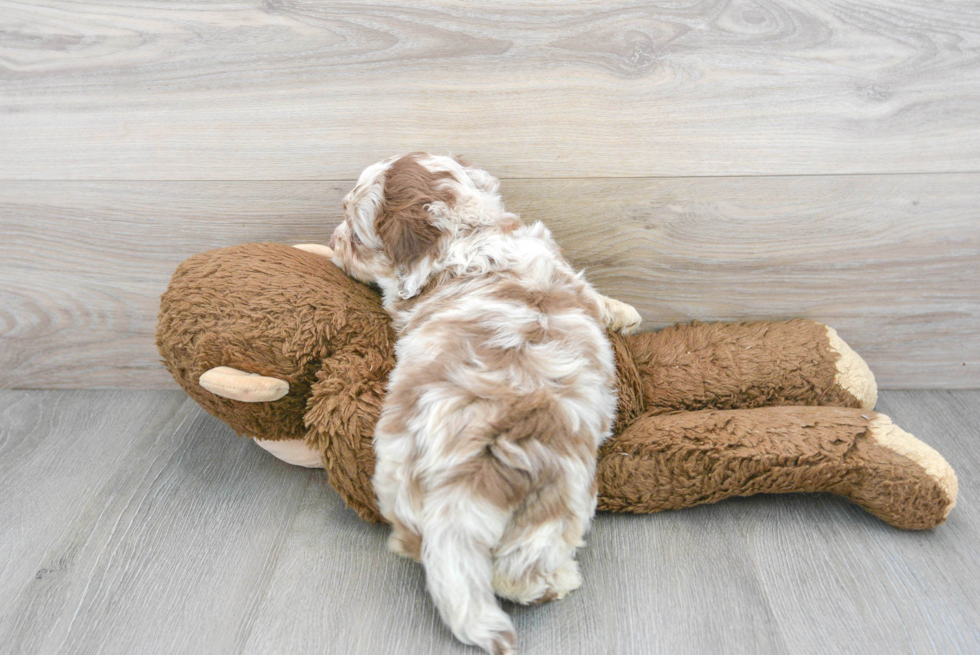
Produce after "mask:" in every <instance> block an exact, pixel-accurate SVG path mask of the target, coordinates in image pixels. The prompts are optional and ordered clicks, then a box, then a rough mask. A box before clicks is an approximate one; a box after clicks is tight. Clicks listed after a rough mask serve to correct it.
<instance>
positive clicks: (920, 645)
mask: <svg viewBox="0 0 980 655" xmlns="http://www.w3.org/2000/svg"><path fill="white" fill-rule="evenodd" d="M880 407H881V408H882V409H883V410H884V411H886V412H887V413H889V414H890V415H891V416H892V417H893V418H894V419H895V420H896V422H897V423H898V424H899V425H902V426H903V427H905V428H906V429H908V430H910V431H911V432H913V433H915V434H916V435H917V436H919V437H920V438H922V439H923V440H925V441H927V442H928V443H930V444H931V445H933V446H934V447H936V448H937V449H938V450H939V451H940V452H942V453H943V454H944V455H945V456H946V457H947V458H948V459H949V461H950V463H951V464H952V465H953V466H954V467H955V468H956V470H957V473H958V474H959V479H960V485H961V486H960V498H959V502H958V504H957V506H956V508H955V509H954V510H953V512H952V514H951V515H950V517H949V520H948V521H947V522H946V523H945V524H943V525H942V526H940V527H939V528H937V529H935V530H933V531H930V532H921V533H911V532H902V531H899V530H896V529H894V528H891V527H890V526H888V525H887V524H885V523H883V522H881V521H878V520H877V519H875V518H874V517H872V516H870V515H869V514H867V513H865V512H863V511H861V510H860V509H858V508H857V507H856V506H853V505H851V504H849V503H848V502H847V501H845V500H843V499H841V498H838V497H835V496H829V495H783V496H756V497H752V498H747V499H733V500H728V501H725V502H722V503H718V504H716V505H710V506H701V507H696V508H691V509H686V510H682V511H678V512H665V513H662V514H656V515H649V516H626V515H612V514H600V515H599V516H598V517H597V519H596V521H595V525H594V527H593V530H592V531H591V533H590V534H589V536H588V545H587V546H586V547H585V548H584V549H583V550H582V552H581V556H580V561H581V565H582V570H583V577H584V585H583V587H582V588H581V589H579V590H577V591H576V592H574V593H572V594H571V595H569V596H568V597H567V598H566V599H564V600H562V601H559V602H555V603H550V604H547V605H543V606H539V607H527V608H525V607H516V606H513V605H506V606H505V609H506V611H507V612H508V613H510V614H511V616H512V617H513V618H514V621H515V624H516V626H517V629H518V635H519V647H520V652H521V653H524V654H526V655H544V654H547V655H586V654H589V655H591V654H592V653H610V654H612V655H650V654H666V653H670V654H671V655H688V654H691V655H694V654H698V655H702V654H704V653H763V654H768V653H778V654H789V653H805V654H810V653H812V654H814V655H818V654H822V653H828V652H848V653H932V652H940V653H949V654H951V655H957V654H963V655H968V654H972V653H975V652H977V650H978V649H980V627H978V623H977V620H976V617H977V616H980V569H978V567H977V566H976V556H977V546H976V544H977V537H978V535H980V504H978V503H977V502H976V498H977V496H978V494H980V454H978V450H977V449H976V448H975V444H976V443H977V441H978V440H980V428H978V427H977V426H978V425H980V413H978V407H980V391H914V392H896V391H886V392H884V393H883V394H882V395H881V400H880ZM100 453H105V457H104V458H101V459H100V457H99V455H100ZM59 454H62V455H63V457H62V458H61V459H58V458H57V455H59ZM0 472H2V475H0V492H2V493H0V526H2V529H0V555H2V556H3V560H2V561H3V567H4V568H3V569H2V575H0V643H2V644H3V645H4V650H5V652H7V651H9V652H16V653H31V654H32V655H49V654H54V653H91V652H106V653H132V652H141V653H142V652H147V653H149V652H152V653H185V652H186V653H190V652H205V651H206V652H208V653H242V654H245V655H248V654H252V653H310V652H317V653H323V654H324V655H333V654H337V655H340V654H344V655H348V654H350V655H374V654H376V653H386V654H391V655H403V654H404V655H408V654H414V653H431V654H433V655H435V654H444V653H460V654H462V653H476V652H477V651H476V650H475V649H471V648H467V647H464V646H462V645H460V644H459V643H457V642H456V641H454V640H453V639H452V637H451V636H450V634H449V632H448V631H447V630H446V629H445V628H444V627H443V626H442V624H441V622H440V621H439V619H438V616H437V613H436V611H435V608H434V607H433V606H432V604H431V601H430V600H429V598H428V596H427V594H426V592H425V583H424V575H423V573H422V571H421V568H420V567H419V566H418V565H416V564H414V563H412V562H409V561H406V560H404V559H401V558H398V557H396V556H395V555H393V554H391V553H389V552H387V550H386V549H385V545H384V543H385V539H386V537H387V530H386V529H385V528H383V527H380V526H371V525H367V524H365V523H364V522H362V521H359V520H358V519H357V517H356V516H355V515H354V513H353V512H352V511H349V510H347V509H345V508H344V507H343V503H342V501H341V500H340V498H339V497H338V496H337V495H336V494H335V493H333V491H331V490H330V488H329V487H328V486H327V484H326V481H325V480H324V479H323V476H322V473H318V472H311V471H308V470H306V469H299V468H292V467H288V466H287V465H284V464H282V463H281V462H278V461H276V460H274V459H272V458H271V457H270V456H269V455H268V454H267V453H265V452H264V451H262V450H260V449H259V448H257V447H255V446H254V445H253V444H250V443H248V442H247V441H245V440H241V439H236V438H235V437H234V435H233V434H232V433H231V431H230V429H228V428H227V427H226V426H224V425H222V424H221V423H219V422H217V421H215V420H214V419H212V418H210V417H208V416H206V415H204V414H203V413H202V412H201V410H200V409H199V408H197V407H196V406H195V405H194V404H193V403H192V402H191V401H190V400H189V399H187V398H186V397H185V396H184V395H183V394H182V393H180V392H167V391H0Z"/></svg>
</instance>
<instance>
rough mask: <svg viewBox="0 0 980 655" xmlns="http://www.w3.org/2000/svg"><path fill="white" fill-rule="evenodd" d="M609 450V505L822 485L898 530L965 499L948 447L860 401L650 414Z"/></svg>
mask: <svg viewBox="0 0 980 655" xmlns="http://www.w3.org/2000/svg"><path fill="white" fill-rule="evenodd" d="M599 454H600V457H599V462H598V466H597V469H596V474H597V480H598V482H599V509H600V510H611V511H617V512H623V511H625V512H657V511H660V510H664V509H680V508H682V507H690V506H692V505H700V504H702V503H713V502H716V501H719V500H722V499H724V498H730V497H732V496H750V495H753V494H757V493H799V492H821V491H822V492H830V493H835V494H838V495H841V496H844V497H846V498H848V499H850V500H851V501H853V502H854V503H856V504H858V505H860V506H861V507H863V508H864V509H866V510H867V511H868V512H870V513H872V514H874V515H875V516H877V517H878V518H880V519H882V520H883V521H886V522H887V523H890V524H891V525H893V526H895V527H897V528H902V529H904V530H928V529H930V528H934V527H936V526H937V525H939V524H940V523H942V522H943V521H944V520H945V519H946V517H947V516H948V515H949V511H950V510H951V509H952V508H953V505H954V504H955V503H956V494H957V483H956V474H955V473H953V469H952V468H951V467H950V465H949V464H948V463H946V460H944V459H943V457H942V456H941V455H940V454H939V453H937V452H936V451H935V450H933V449H932V448H930V447H929V446H927V445H926V444H924V443H922V442H921V441H919V440H918V439H916V438H915V437H913V436H912V435H910V434H909V433H907V432H905V431H904V430H902V429H901V428H899V427H898V426H896V425H894V424H893V423H892V422H891V419H889V418H888V417H887V416H885V415H883V414H876V413H874V412H865V411H864V410H861V409H856V408H845V407H802V406H797V407H791V406H787V407H764V408H759V409H745V410H728V411H719V410H705V411H700V412H680V413H677V414H656V413H649V414H646V415H644V416H641V417H640V418H638V419H637V420H636V421H634V422H633V423H632V424H631V425H630V427H629V428H627V429H626V430H624V431H623V433H622V434H620V435H617V436H614V437H612V438H611V439H609V440H608V441H607V442H606V443H605V444H604V445H603V446H602V449H601V450H600V453H599Z"/></svg>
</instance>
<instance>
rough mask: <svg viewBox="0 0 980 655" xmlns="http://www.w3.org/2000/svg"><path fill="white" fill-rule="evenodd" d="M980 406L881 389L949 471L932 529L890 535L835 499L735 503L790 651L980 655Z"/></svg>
mask: <svg viewBox="0 0 980 655" xmlns="http://www.w3.org/2000/svg"><path fill="white" fill-rule="evenodd" d="M978 407H980V393H978V392H966V393H964V392H961V393H952V392H923V391H905V392H886V393H884V394H883V395H882V397H881V402H879V407H878V409H879V411H882V412H885V413H887V414H889V415H890V416H891V417H892V418H893V419H894V420H895V422H896V423H897V424H898V425H900V426H902V427H903V428H905V429H906V430H908V431H910V432H912V433H913V434H915V435H916V436H917V437H918V438H920V439H922V440H923V441H925V442H926V443H928V444H930V445H931V446H933V447H934V448H936V449H937V450H939V452H941V453H942V454H943V455H944V456H945V457H946V458H947V460H948V461H949V463H950V464H951V465H952V466H953V468H954V469H955V470H956V473H957V477H958V479H959V483H960V491H959V499H958V501H957V505H956V507H955V508H954V509H953V511H952V513H951V514H950V516H949V519H948V520H947V522H946V523H944V524H943V525H942V526H940V527H938V528H936V529H935V530H933V531H930V532H902V531H900V530H895V529H892V528H887V527H884V526H883V525H882V524H881V523H880V522H879V521H877V520H876V519H874V518H873V517H871V516H870V515H868V514H866V513H864V512H862V511H861V510H860V509H858V508H857V507H855V506H853V505H848V504H845V503H840V502H838V501H837V500H835V499H832V498H830V497H802V496H800V497H795V498H791V499H785V498H780V497H774V498H750V499H744V500H741V501H737V502H735V503H733V505H732V508H733V511H734V512H735V513H736V516H737V517H738V521H739V524H740V526H741V529H742V531H743V532H744V534H745V539H746V542H747V544H748V548H749V550H750V552H751V553H752V554H753V559H754V561H755V562H756V563H757V565H758V566H757V570H758V572H759V577H760V580H761V581H762V585H763V588H764V589H765V592H766V596H767V598H768V599H769V601H770V603H771V606H772V608H773V611H774V612H775V614H776V616H777V617H778V622H779V625H780V627H781V628H782V634H783V635H784V637H785V639H786V643H787V645H788V646H789V648H790V652H799V653H816V652H852V653H876V652H882V653H883V652H890V653H929V652H943V653H962V654H964V655H967V654H969V653H976V652H978V651H980V622H978V620H977V618H978V617H980V592H978V588H980V587H978V582H980V581H978V575H980V568H978V567H977V554H978V553H977V547H976V544H977V542H978V537H980V511H978V508H980V506H978V503H977V495H978V493H980V477H978V474H980V458H978V456H977V449H976V444H977V443H978V440H980V427H978V423H980V422H978V418H980V414H978V411H977V408H978ZM787 500H788V501H789V502H786V501H787ZM801 614H806V615H807V616H811V617H814V618H815V619H816V617H822V619H823V620H800V618H799V617H800V615H801Z"/></svg>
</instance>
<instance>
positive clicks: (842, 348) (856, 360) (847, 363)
mask: <svg viewBox="0 0 980 655" xmlns="http://www.w3.org/2000/svg"><path fill="white" fill-rule="evenodd" d="M824 327H825V328H826V329H827V341H828V342H829V347H830V349H831V350H832V351H833V352H835V353H837V354H838V355H839V357H838V359H837V362H836V366H837V375H835V376H834V382H835V383H836V384H837V386H839V387H840V388H841V389H843V390H844V391H847V392H848V393H850V394H851V395H852V396H854V397H855V398H857V400H858V402H859V403H861V409H874V407H875V404H876V403H877V402H878V384H877V382H875V376H874V373H872V372H871V368H870V367H869V366H868V364H867V362H865V361H864V359H862V358H861V356H860V355H858V354H857V353H856V352H854V350H852V349H851V347H850V346H848V345H847V343H846V342H845V341H844V340H843V339H841V338H840V337H839V336H838V335H837V330H835V329H834V328H832V327H830V326H826V325H825V326H824Z"/></svg>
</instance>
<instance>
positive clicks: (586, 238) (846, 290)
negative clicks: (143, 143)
mask: <svg viewBox="0 0 980 655" xmlns="http://www.w3.org/2000/svg"><path fill="white" fill-rule="evenodd" d="M351 186H352V182H350V181H345V182H288V183H287V182H238V183H236V182H63V183H48V182H3V183H0V216H2V217H3V219H2V220H3V225H4V230H3V236H4V238H3V240H2V241H0V387H19V388H72V387H137V388H172V387H173V383H172V381H171V380H170V377H169V376H168V375H167V373H166V371H164V369H163V368H162V367H161V366H160V364H159V362H158V356H157V353H156V349H155V347H154V346H153V332H154V326H155V323H156V315H157V310H158V303H159V295H160V293H162V292H163V290H164V289H165V288H166V285H167V282H168V280H169V278H170V275H171V274H172V272H173V270H174V268H175V267H176V266H177V264H178V263H179V262H180V261H182V260H183V259H185V258H187V257H188V256H190V255H192V254H194V253H196V252H200V251H203V250H207V249H210V248H216V247H220V246H228V245H233V244H238V243H242V242H245V241H263V240H265V241H280V242H285V243H300V242H323V241H325V240H327V238H328V237H329V234H330V232H331V230H332V229H333V226H334V225H335V224H336V223H337V221H338V220H339V218H340V217H339V207H340V198H341V197H342V196H343V194H344V193H345V192H346V191H347V190H348V189H349V188H350V187H351ZM503 191H504V195H505V198H506V201H507V203H508V206H509V207H510V208H511V209H513V210H515V211H518V212H520V213H521V214H522V215H523V216H524V218H525V219H526V220H543V221H544V222H545V223H547V224H548V225H549V226H550V227H551V228H552V229H553V231H554V233H555V236H556V238H557V240H558V242H559V243H560V244H561V245H562V246H563V248H564V250H565V253H566V255H567V256H568V257H569V259H571V260H572V262H573V263H574V264H576V265H577V266H580V267H584V268H586V269H587V275H588V278H589V279H590V280H591V281H593V283H594V284H595V285H596V286H597V287H598V288H599V289H600V290H601V291H603V292H604V293H608V294H610V295H612V296H616V297H619V298H621V299H622V300H624V301H627V302H630V303H632V304H634V305H635V306H636V307H637V308H638V309H639V310H640V311H641V313H642V314H643V316H644V318H645V320H646V324H645V329H653V328H656V327H660V326H663V325H667V324H671V323H674V322H678V321H688V320H691V319H700V320H742V319H785V318H792V317H797V316H804V317H808V318H813V319H815V320H819V321H823V322H826V323H828V324H831V325H833V326H835V327H836V328H837V329H838V330H839V332H840V334H841V335H842V336H843V338H844V339H845V340H847V341H848V342H849V343H850V344H851V345H852V346H854V347H855V348H856V349H857V350H858V352H860V353H861V354H862V355H863V356H865V358H866V359H867V360H868V361H869V363H870V364H871V366H872V369H873V370H874V371H875V373H876V375H877V376H878V380H879V383H880V384H881V386H883V387H886V388H889V387H891V388H923V387H960V388H976V387H978V386H980V214H978V211H980V210H978V209H977V208H978V207H980V175H977V174H955V175H939V176H937V175H897V176H826V177H820V176H818V177H764V178H683V179H667V180H663V179H600V180H508V181H505V183H504V185H503Z"/></svg>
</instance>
